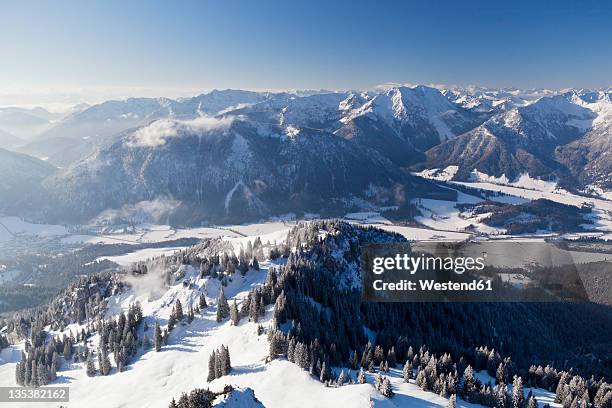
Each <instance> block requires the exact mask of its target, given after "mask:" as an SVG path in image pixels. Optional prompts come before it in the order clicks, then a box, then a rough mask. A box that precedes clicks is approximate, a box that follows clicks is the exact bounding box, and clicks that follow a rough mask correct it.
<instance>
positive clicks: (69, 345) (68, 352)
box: [64, 338, 72, 360]
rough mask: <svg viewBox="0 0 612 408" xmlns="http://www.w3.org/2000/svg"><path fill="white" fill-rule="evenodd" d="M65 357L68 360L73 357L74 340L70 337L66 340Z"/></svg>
mask: <svg viewBox="0 0 612 408" xmlns="http://www.w3.org/2000/svg"><path fill="white" fill-rule="evenodd" d="M64 358H65V359H66V360H70V359H71V358H72V341H71V340H70V338H67V339H66V341H64Z"/></svg>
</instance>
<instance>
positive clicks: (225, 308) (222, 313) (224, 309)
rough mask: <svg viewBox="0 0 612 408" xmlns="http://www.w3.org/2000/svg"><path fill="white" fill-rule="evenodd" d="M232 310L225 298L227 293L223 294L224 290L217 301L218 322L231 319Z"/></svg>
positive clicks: (220, 292)
mask: <svg viewBox="0 0 612 408" xmlns="http://www.w3.org/2000/svg"><path fill="white" fill-rule="evenodd" d="M229 313H230V308H229V304H228V303H227V299H226V298H225V293H224V292H223V288H221V291H219V298H218V299H217V322H220V321H222V320H223V319H226V318H227V317H229Z"/></svg>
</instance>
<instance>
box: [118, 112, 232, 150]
mask: <svg viewBox="0 0 612 408" xmlns="http://www.w3.org/2000/svg"><path fill="white" fill-rule="evenodd" d="M233 121H234V117H232V116H224V117H222V118H213V117H210V116H200V117H198V118H195V119H190V120H176V119H159V120H156V121H155V122H153V123H151V124H149V125H147V126H145V127H143V128H140V129H138V130H137V131H136V132H134V134H133V135H132V137H131V138H130V139H129V141H128V145H130V146H137V147H155V146H161V145H164V144H165V143H166V140H167V139H169V138H172V137H179V136H180V135H183V134H199V133H205V132H211V131H219V130H220V131H227V130H228V129H229V127H230V126H231V124H232V122H233Z"/></svg>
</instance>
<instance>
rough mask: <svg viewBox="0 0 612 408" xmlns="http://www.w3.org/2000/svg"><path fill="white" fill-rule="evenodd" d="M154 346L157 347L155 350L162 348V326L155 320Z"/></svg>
mask: <svg viewBox="0 0 612 408" xmlns="http://www.w3.org/2000/svg"><path fill="white" fill-rule="evenodd" d="M153 346H154V347H155V351H160V350H161V346H162V334H161V328H160V327H159V323H158V322H155V329H154V332H153Z"/></svg>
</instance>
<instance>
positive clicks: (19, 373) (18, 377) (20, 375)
mask: <svg viewBox="0 0 612 408" xmlns="http://www.w3.org/2000/svg"><path fill="white" fill-rule="evenodd" d="M22 367H23V363H17V365H16V366H15V382H16V383H17V385H21V386H23V385H24V371H23V369H22Z"/></svg>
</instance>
